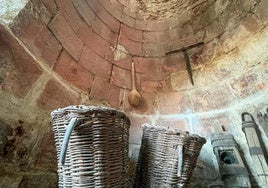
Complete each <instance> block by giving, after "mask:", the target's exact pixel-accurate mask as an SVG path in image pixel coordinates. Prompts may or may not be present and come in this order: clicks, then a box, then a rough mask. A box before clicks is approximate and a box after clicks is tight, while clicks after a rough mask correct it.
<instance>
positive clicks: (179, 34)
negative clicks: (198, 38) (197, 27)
mask: <svg viewBox="0 0 268 188" xmlns="http://www.w3.org/2000/svg"><path fill="white" fill-rule="evenodd" d="M167 32H168V33H169V41H170V42H172V41H175V40H179V39H182V38H185V37H186V36H187V35H189V31H188V30H186V29H185V28H180V27H179V28H178V27H176V28H173V29H169V30H168V31H167Z"/></svg>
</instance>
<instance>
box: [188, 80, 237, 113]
mask: <svg viewBox="0 0 268 188" xmlns="http://www.w3.org/2000/svg"><path fill="white" fill-rule="evenodd" d="M190 96H191V101H192V105H193V107H194V111H195V112H204V111H210V110H216V109H222V108H226V107H228V106H229V105H230V103H231V102H232V101H233V100H234V96H233V95H231V91H230V89H229V87H228V86H227V85H215V86H214V87H213V89H206V88H200V89H196V90H194V91H192V92H191V93H190Z"/></svg>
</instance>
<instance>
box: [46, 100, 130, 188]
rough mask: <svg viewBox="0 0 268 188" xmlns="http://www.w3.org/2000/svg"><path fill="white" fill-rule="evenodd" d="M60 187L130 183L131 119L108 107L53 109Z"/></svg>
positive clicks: (124, 185) (127, 184)
mask: <svg viewBox="0 0 268 188" xmlns="http://www.w3.org/2000/svg"><path fill="white" fill-rule="evenodd" d="M51 116H52V123H53V132H54V137H55V141H56V149H57V158H58V176H59V183H58V185H59V187H120V188H121V187H128V186H129V181H128V179H129V178H128V174H127V173H128V165H129V159H128V137H129V125H130V122H129V119H128V117H127V116H126V115H125V114H124V113H123V112H120V111H117V110H114V109H112V108H107V107H94V106H83V105H80V106H69V107H66V108H60V109H57V110H54V111H53V112H52V113H51Z"/></svg>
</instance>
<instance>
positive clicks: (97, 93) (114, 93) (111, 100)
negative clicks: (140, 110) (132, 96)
mask: <svg viewBox="0 0 268 188" xmlns="http://www.w3.org/2000/svg"><path fill="white" fill-rule="evenodd" d="M120 90H121V89H120V88H119V87H116V86H115V85H113V84H110V83H109V82H108V81H107V80H105V79H103V78H101V77H98V76H95V78H94V82H93V85H92V89H91V92H90V95H89V97H90V99H94V100H97V101H100V102H102V103H105V104H107V103H108V104H109V105H110V106H112V107H114V108H118V107H119V103H120V102H119V100H120Z"/></svg>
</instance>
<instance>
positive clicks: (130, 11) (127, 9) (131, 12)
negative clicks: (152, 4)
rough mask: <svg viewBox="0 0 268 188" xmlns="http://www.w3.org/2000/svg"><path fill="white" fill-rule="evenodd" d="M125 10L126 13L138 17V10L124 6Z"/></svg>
mask: <svg viewBox="0 0 268 188" xmlns="http://www.w3.org/2000/svg"><path fill="white" fill-rule="evenodd" d="M123 12H124V13H125V14H126V15H128V16H130V17H132V18H134V19H136V17H137V12H136V11H133V10H132V9H131V8H129V7H126V6H124V7H123Z"/></svg>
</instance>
